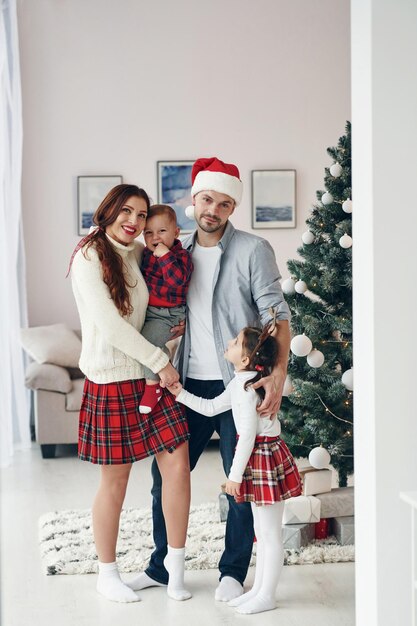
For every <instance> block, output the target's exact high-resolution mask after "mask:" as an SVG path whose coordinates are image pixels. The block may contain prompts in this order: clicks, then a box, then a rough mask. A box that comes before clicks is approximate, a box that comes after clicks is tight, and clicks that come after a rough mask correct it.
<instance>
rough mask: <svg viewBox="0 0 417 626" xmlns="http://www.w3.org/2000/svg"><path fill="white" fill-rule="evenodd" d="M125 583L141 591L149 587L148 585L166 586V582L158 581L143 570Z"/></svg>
mask: <svg viewBox="0 0 417 626" xmlns="http://www.w3.org/2000/svg"><path fill="white" fill-rule="evenodd" d="M125 585H127V586H128V587H130V588H131V589H133V591H140V590H141V589H147V588H148V587H166V585H164V583H158V581H156V580H154V579H153V578H151V577H150V576H148V574H146V572H142V573H141V574H139V576H136V578H134V579H133V580H129V581H128V582H126V583H125Z"/></svg>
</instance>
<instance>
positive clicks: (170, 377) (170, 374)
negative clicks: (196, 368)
mask: <svg viewBox="0 0 417 626" xmlns="http://www.w3.org/2000/svg"><path fill="white" fill-rule="evenodd" d="M158 376H159V378H160V379H161V382H160V385H161V387H170V386H171V385H173V384H174V383H177V382H178V381H179V379H180V375H179V374H178V372H177V370H176V369H175V367H173V365H171V363H167V365H165V367H163V368H162V369H161V370H159V372H158Z"/></svg>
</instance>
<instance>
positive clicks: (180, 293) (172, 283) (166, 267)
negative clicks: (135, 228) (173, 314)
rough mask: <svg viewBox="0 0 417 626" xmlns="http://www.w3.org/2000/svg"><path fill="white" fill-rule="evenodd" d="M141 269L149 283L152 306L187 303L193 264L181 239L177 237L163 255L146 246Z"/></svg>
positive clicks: (170, 305)
mask: <svg viewBox="0 0 417 626" xmlns="http://www.w3.org/2000/svg"><path fill="white" fill-rule="evenodd" d="M141 270H142V274H143V277H144V279H145V282H146V284H147V285H148V290H149V294H150V295H149V304H150V305H151V306H167V307H172V306H178V305H181V304H185V297H186V295H187V291H188V285H189V284H190V278H191V274H192V271H193V264H192V261H191V255H190V253H189V252H188V251H187V250H184V248H183V247H182V244H181V241H180V240H179V239H175V241H174V244H173V246H172V248H171V250H170V251H169V252H167V253H166V254H164V256H161V257H156V256H154V255H153V253H152V252H151V250H149V249H148V248H145V249H144V251H143V258H142V265H141Z"/></svg>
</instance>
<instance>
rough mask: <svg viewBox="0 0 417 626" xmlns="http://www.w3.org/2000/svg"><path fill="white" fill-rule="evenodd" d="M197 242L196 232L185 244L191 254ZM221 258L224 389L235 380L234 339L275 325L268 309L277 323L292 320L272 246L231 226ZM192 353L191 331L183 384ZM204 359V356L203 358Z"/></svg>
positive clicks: (217, 306)
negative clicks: (230, 354)
mask: <svg viewBox="0 0 417 626" xmlns="http://www.w3.org/2000/svg"><path fill="white" fill-rule="evenodd" d="M196 237H197V231H194V232H193V233H191V234H190V235H188V236H187V237H185V238H184V239H183V240H182V245H183V247H184V248H185V249H186V250H189V251H190V252H191V254H192V252H193V248H194V245H195V241H196ZM217 245H218V246H219V248H220V249H221V256H220V258H219V262H218V264H217V267H216V271H215V272H214V277H213V302H212V316H213V337H214V342H215V346H216V351H217V356H218V359H219V365H220V370H221V372H222V378H223V382H224V384H225V385H227V384H228V383H229V382H230V381H231V380H232V378H233V373H234V372H233V365H232V364H231V363H229V362H228V361H226V359H225V358H224V356H223V355H224V351H225V349H226V347H227V342H228V341H229V339H232V338H233V337H236V336H237V335H238V333H239V332H240V331H241V330H242V328H244V327H245V326H260V325H261V326H263V325H265V324H266V323H267V322H269V321H270V320H271V316H270V314H269V311H268V309H269V308H271V307H272V308H273V309H276V311H277V319H278V320H290V319H291V314H290V310H289V307H288V304H287V303H286V302H285V300H284V296H283V293H282V289H281V284H280V279H281V274H280V273H279V270H278V266H277V262H276V259H275V254H274V251H273V249H272V246H271V245H270V243H269V242H268V241H266V239H263V238H262V237H257V236H256V235H252V234H250V233H246V232H244V231H241V230H236V229H235V228H234V226H233V225H232V224H231V222H227V224H226V228H225V230H224V233H223V236H222V238H221V239H220V241H219V242H218V244H217ZM189 353H190V330H189V327H188V324H187V325H186V329H185V335H184V336H183V338H182V341H181V343H180V345H179V347H178V350H177V353H176V358H175V366H176V368H177V369H178V371H179V373H180V375H181V379H182V380H183V381H185V379H186V378H187V369H188V355H189ZM201 358H202V359H204V355H203V354H202V355H201Z"/></svg>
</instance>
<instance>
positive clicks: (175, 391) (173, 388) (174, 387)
mask: <svg viewBox="0 0 417 626" xmlns="http://www.w3.org/2000/svg"><path fill="white" fill-rule="evenodd" d="M182 389H183V386H182V385H181V383H174V384H173V385H170V386H169V387H168V391H170V392H171V393H172V395H173V396H175V397H177V396H179V394H180V393H181V391H182Z"/></svg>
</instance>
